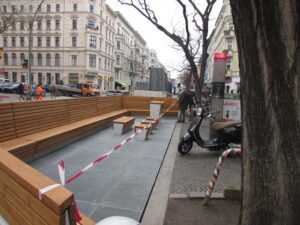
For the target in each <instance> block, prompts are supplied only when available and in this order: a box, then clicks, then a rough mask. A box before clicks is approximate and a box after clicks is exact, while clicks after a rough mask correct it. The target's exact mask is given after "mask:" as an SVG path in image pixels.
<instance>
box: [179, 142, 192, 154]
mask: <svg viewBox="0 0 300 225" xmlns="http://www.w3.org/2000/svg"><path fill="white" fill-rule="evenodd" d="M192 147H193V141H192V140H187V141H183V140H182V141H180V142H179V144H178V148H177V149H178V152H180V154H181V155H185V154H187V153H189V151H190V150H191V149H192Z"/></svg>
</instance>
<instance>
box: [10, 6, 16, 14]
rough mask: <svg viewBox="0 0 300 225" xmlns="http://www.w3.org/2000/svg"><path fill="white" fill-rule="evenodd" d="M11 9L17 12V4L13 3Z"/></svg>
mask: <svg viewBox="0 0 300 225" xmlns="http://www.w3.org/2000/svg"><path fill="white" fill-rule="evenodd" d="M11 11H12V12H13V13H16V12H17V10H16V6H15V5H12V6H11Z"/></svg>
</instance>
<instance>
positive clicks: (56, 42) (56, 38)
mask: <svg viewBox="0 0 300 225" xmlns="http://www.w3.org/2000/svg"><path fill="white" fill-rule="evenodd" d="M59 42H60V40H59V37H55V47H59Z"/></svg>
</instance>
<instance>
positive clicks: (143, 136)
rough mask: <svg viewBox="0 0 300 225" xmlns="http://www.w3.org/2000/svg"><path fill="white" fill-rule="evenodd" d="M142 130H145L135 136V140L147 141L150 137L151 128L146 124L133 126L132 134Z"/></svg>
mask: <svg viewBox="0 0 300 225" xmlns="http://www.w3.org/2000/svg"><path fill="white" fill-rule="evenodd" d="M143 128H145V130H143V131H142V132H141V133H140V134H138V135H137V136H136V138H137V140H140V141H145V140H146V139H147V137H148V136H149V135H150V132H151V129H152V126H151V125H150V126H149V125H148V124H136V125H134V132H137V131H138V130H140V129H143Z"/></svg>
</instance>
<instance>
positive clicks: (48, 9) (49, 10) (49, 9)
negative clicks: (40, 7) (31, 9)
mask: <svg viewBox="0 0 300 225" xmlns="http://www.w3.org/2000/svg"><path fill="white" fill-rule="evenodd" d="M49 12H51V5H47V13H49Z"/></svg>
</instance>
